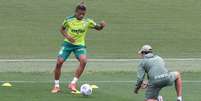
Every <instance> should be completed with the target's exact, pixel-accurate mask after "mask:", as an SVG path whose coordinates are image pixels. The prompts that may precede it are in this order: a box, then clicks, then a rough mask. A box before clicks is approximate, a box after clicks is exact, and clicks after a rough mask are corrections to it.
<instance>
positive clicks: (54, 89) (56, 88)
mask: <svg viewBox="0 0 201 101" xmlns="http://www.w3.org/2000/svg"><path fill="white" fill-rule="evenodd" d="M60 91H61V90H60V88H59V87H53V88H52V90H51V93H59V92H60Z"/></svg>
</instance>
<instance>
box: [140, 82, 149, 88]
mask: <svg viewBox="0 0 201 101" xmlns="http://www.w3.org/2000/svg"><path fill="white" fill-rule="evenodd" d="M147 87H148V81H147V80H144V81H143V82H142V84H141V87H140V88H141V89H146V88H147Z"/></svg>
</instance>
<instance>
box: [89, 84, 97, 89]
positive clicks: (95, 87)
mask: <svg viewBox="0 0 201 101" xmlns="http://www.w3.org/2000/svg"><path fill="white" fill-rule="evenodd" d="M90 86H91V88H92V89H97V88H98V86H97V85H90Z"/></svg>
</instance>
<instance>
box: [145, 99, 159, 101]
mask: <svg viewBox="0 0 201 101" xmlns="http://www.w3.org/2000/svg"><path fill="white" fill-rule="evenodd" d="M146 101H157V100H156V99H147V100H146Z"/></svg>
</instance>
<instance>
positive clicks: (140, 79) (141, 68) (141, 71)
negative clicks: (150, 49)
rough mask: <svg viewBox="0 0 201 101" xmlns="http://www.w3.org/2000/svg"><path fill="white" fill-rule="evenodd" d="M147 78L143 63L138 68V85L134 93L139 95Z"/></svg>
mask: <svg viewBox="0 0 201 101" xmlns="http://www.w3.org/2000/svg"><path fill="white" fill-rule="evenodd" d="M144 77H145V70H144V66H143V63H140V65H139V66H138V70H137V83H136V85H135V89H134V93H136V94H137V93H138V91H139V89H140V88H141V85H142V83H143V80H144Z"/></svg>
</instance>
